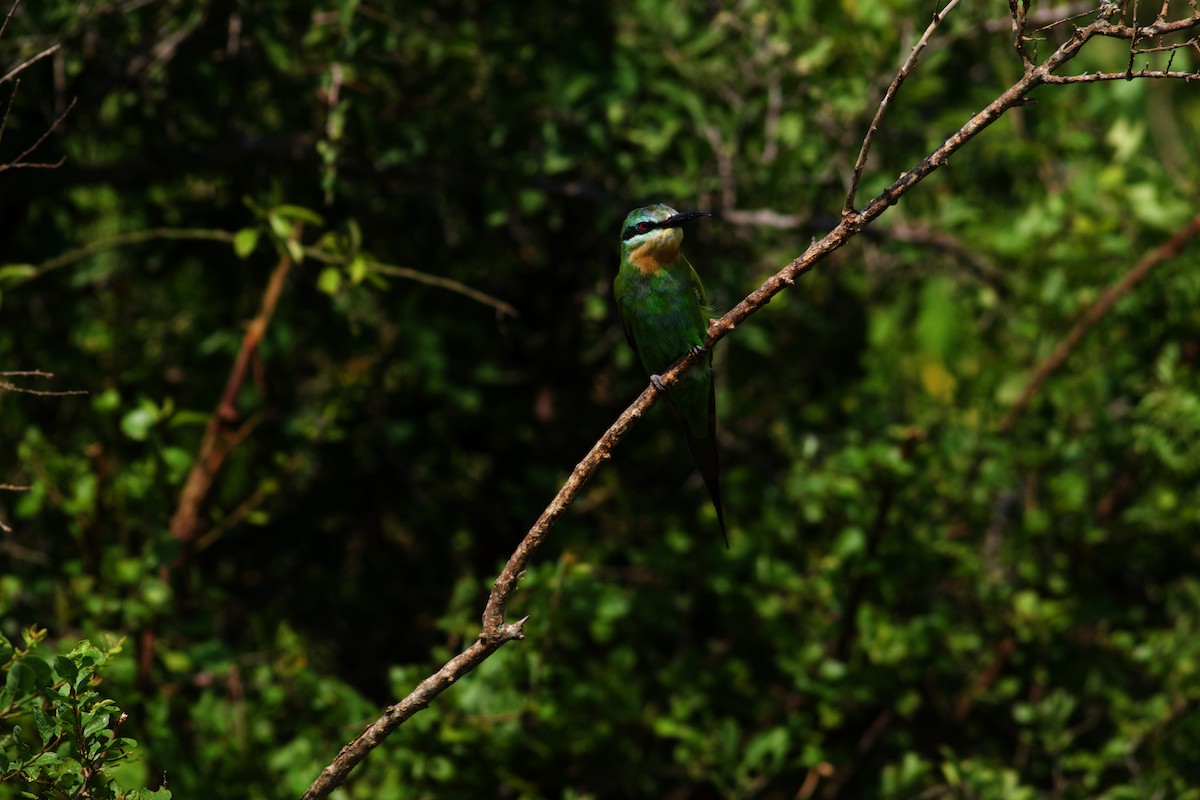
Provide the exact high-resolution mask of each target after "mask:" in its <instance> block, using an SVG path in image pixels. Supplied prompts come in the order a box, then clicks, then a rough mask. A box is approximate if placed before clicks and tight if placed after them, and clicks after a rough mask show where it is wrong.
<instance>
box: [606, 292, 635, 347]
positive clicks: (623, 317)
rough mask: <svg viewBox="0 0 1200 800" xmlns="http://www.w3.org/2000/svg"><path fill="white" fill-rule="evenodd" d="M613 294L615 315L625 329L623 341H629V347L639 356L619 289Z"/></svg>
mask: <svg viewBox="0 0 1200 800" xmlns="http://www.w3.org/2000/svg"><path fill="white" fill-rule="evenodd" d="M613 296H614V297H616V300H617V316H619V317H620V318H621V327H622V328H623V329H624V330H625V341H627V342H629V347H630V349H632V350H633V352H634V355H636V356H638V357H639V358H641V355H642V353H641V351H640V350H638V346H637V341H635V340H634V338H633V329H632V328H630V327H629V318H628V317H627V316H626V315H625V304H624V303H623V302H621V292H620V290H619V289H618V290H616V291H615V292H614V293H613Z"/></svg>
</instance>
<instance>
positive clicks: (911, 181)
mask: <svg viewBox="0 0 1200 800" xmlns="http://www.w3.org/2000/svg"><path fill="white" fill-rule="evenodd" d="M948 7H949V6H948ZM1185 22H1187V25H1183V26H1179V25H1178V23H1163V24H1162V25H1158V24H1155V25H1150V26H1147V27H1146V28H1144V29H1143V30H1144V31H1150V32H1151V33H1153V34H1154V35H1157V33H1158V32H1159V29H1160V28H1164V27H1166V26H1171V25H1175V26H1178V29H1183V28H1186V27H1200V13H1197V14H1195V15H1194V16H1193V17H1192V18H1190V19H1188V20H1185ZM1107 25H1108V23H1107V21H1106V20H1097V21H1095V22H1092V23H1090V24H1089V25H1087V26H1085V27H1083V28H1079V29H1077V31H1076V33H1075V35H1074V36H1072V37H1071V38H1069V39H1068V40H1067V41H1065V42H1064V43H1063V44H1062V45H1060V46H1059V47H1058V49H1057V50H1055V51H1054V52H1053V53H1052V54H1051V55H1050V56H1049V57H1048V58H1047V59H1046V60H1045V61H1044V62H1043V63H1042V64H1041V65H1040V66H1038V67H1036V68H1034V69H1033V70H1030V71H1028V72H1026V73H1025V74H1024V75H1022V77H1021V78H1020V80H1018V81H1017V82H1016V83H1014V84H1013V85H1012V86H1010V87H1009V88H1008V89H1007V90H1006V91H1005V92H1004V93H1003V94H1001V95H1000V96H999V97H997V98H996V99H995V100H994V101H992V102H991V103H990V104H989V105H988V106H987V107H986V108H984V109H983V110H982V111H980V112H978V113H977V114H975V115H974V116H973V117H971V119H970V120H968V121H967V123H966V124H965V125H963V126H962V127H961V128H960V129H959V130H958V131H957V132H956V133H954V134H953V135H952V136H951V137H950V138H948V139H947V140H946V141H945V142H944V143H942V144H941V145H940V146H939V147H938V148H936V149H935V150H934V151H933V152H932V153H930V154H929V155H928V156H927V157H926V158H925V159H924V160H922V161H921V162H920V163H919V164H917V165H916V166H914V167H913V168H912V169H910V170H908V171H907V172H905V173H904V174H902V175H901V176H900V177H899V178H897V179H896V181H895V182H893V183H892V185H891V186H889V187H888V188H887V189H886V190H884V191H883V192H882V193H881V194H880V195H879V196H877V197H876V198H874V199H873V200H872V201H871V202H870V203H868V204H867V206H866V207H865V208H864V209H863V210H862V211H860V212H851V213H849V214H843V216H842V219H841V221H840V222H839V223H838V224H837V226H836V227H835V228H834V229H833V230H832V231H830V232H829V233H828V234H826V235H825V237H824V238H822V239H820V240H819V241H815V242H813V243H812V244H811V245H809V247H808V249H807V250H806V251H805V252H804V253H803V254H802V255H801V256H799V257H798V258H796V259H794V260H793V261H792V262H791V263H789V264H788V265H787V266H785V267H783V269H781V270H779V271H778V272H777V273H775V274H774V275H772V276H771V277H770V278H768V279H767V280H766V281H765V282H764V283H763V284H762V285H761V286H760V287H759V288H758V289H756V290H754V291H753V292H751V293H750V294H748V295H747V296H746V297H745V298H744V299H743V300H742V301H741V302H740V303H738V304H737V305H736V306H734V307H733V308H732V309H730V310H729V311H728V312H727V313H726V314H725V315H724V316H723V317H721V318H720V319H717V320H713V321H712V323H711V324H710V325H709V329H708V336H707V337H706V339H705V345H706V346H708V347H712V346H713V345H714V344H716V343H717V342H719V341H720V340H721V339H723V338H725V337H726V336H727V335H729V333H731V332H732V331H733V330H734V329H736V328H737V327H738V325H740V324H741V323H742V322H743V321H745V320H746V319H747V318H748V317H749V316H750V315H752V314H754V313H755V312H757V311H758V310H759V309H761V308H762V307H763V306H765V305H766V304H767V303H769V302H770V301H771V299H772V298H773V297H774V296H775V295H777V294H779V293H780V292H781V291H783V290H785V289H786V288H787V287H789V286H792V285H793V284H795V282H796V279H797V278H798V277H800V276H801V275H803V274H804V273H806V272H808V271H809V270H811V269H812V268H813V267H815V266H816V265H817V264H818V263H820V262H821V261H822V260H824V259H825V258H826V257H827V256H829V255H830V254H831V253H833V252H835V251H836V250H838V249H840V248H841V247H842V246H843V245H845V244H846V243H847V242H849V241H851V240H852V239H853V238H854V237H855V236H857V235H858V234H859V233H860V232H861V231H862V229H863V228H864V227H865V226H867V225H869V224H870V223H871V222H873V221H874V220H876V219H877V218H878V217H880V216H881V215H882V214H883V213H884V212H886V211H887V209H888V208H889V207H890V206H892V205H895V204H896V202H898V201H899V199H900V198H901V197H903V196H904V195H905V194H907V193H908V192H909V191H911V190H912V189H913V187H915V186H916V185H917V184H918V183H920V182H921V181H922V180H924V179H925V178H926V177H927V176H928V175H929V174H931V173H932V172H934V171H935V170H937V169H938V168H939V167H941V166H942V165H943V164H945V163H946V161H947V159H949V157H950V156H951V155H953V154H954V153H955V152H956V151H957V150H958V149H959V148H961V147H962V146H963V145H964V144H966V143H967V142H968V141H970V140H971V139H973V138H975V137H976V136H978V135H979V134H980V133H982V132H983V131H984V130H985V129H986V128H987V127H988V126H989V125H991V124H992V123H993V122H995V121H996V120H998V119H999V118H1000V117H1001V116H1002V115H1003V114H1004V113H1005V112H1006V111H1008V110H1009V109H1011V108H1013V107H1016V106H1018V105H1021V104H1022V103H1023V102H1024V98H1025V97H1026V95H1028V94H1029V92H1031V91H1033V90H1034V89H1035V88H1037V87H1038V86H1040V85H1042V84H1043V83H1045V82H1046V77H1047V76H1049V75H1051V74H1052V73H1053V71H1054V70H1056V69H1058V68H1059V67H1061V66H1062V65H1063V64H1065V63H1066V62H1067V61H1069V60H1070V59H1072V58H1073V57H1074V56H1075V55H1076V54H1077V53H1078V52H1079V50H1080V48H1082V47H1083V45H1084V44H1085V43H1087V42H1088V41H1089V40H1090V39H1091V38H1092V37H1094V36H1097V35H1102V31H1103V30H1104V28H1105V27H1106V26H1107ZM699 358H700V354H699V353H698V352H693V353H689V354H687V355H686V356H684V357H682V358H681V359H679V361H677V362H676V363H675V364H674V365H672V366H671V368H670V369H668V370H667V371H666V372H665V373H663V374H662V376H661V377H662V383H663V385H665V386H667V387H670V386H672V385H673V384H675V383H676V382H678V380H679V379H680V376H681V375H682V374H683V373H684V372H685V371H686V370H687V369H688V368H690V367H691V366H692V365H693V364H695V363H696V362H697V361H698V360H699ZM657 401H658V391H657V390H656V389H655V388H654V387H653V386H648V387H647V388H646V389H644V390H643V391H642V393H641V394H640V395H639V396H638V398H637V399H636V400H634V402H633V403H632V404H630V406H629V407H628V408H626V409H625V410H624V411H623V412H621V415H620V416H619V417H618V418H617V420H616V421H615V422H614V423H613V424H612V425H611V426H610V427H609V429H608V430H607V431H605V433H604V435H603V436H601V437H600V439H599V440H598V441H597V442H596V443H595V444H594V445H593V446H592V448H591V450H589V451H588V454H587V455H586V456H584V458H583V460H582V461H580V462H579V463H578V464H577V465H576V466H575V469H573V470H572V471H571V474H570V475H569V476H568V477H567V479H566V481H565V482H564V483H563V485H562V487H561V488H560V489H559V491H558V493H557V494H556V495H555V497H554V499H553V500H552V501H551V502H550V504H549V505H548V506H547V507H546V509H545V510H544V511H543V512H542V513H541V515H540V516H539V517H538V519H537V521H536V522H534V524H533V526H532V527H531V528H530V529H529V531H528V532H527V533H526V534H525V537H524V538H523V539H522V540H521V542H520V544H518V545H517V548H516V550H515V551H514V552H513V554H512V556H510V557H509V560H508V563H506V564H505V565H504V569H503V570H502V571H501V572H500V575H499V576H498V577H497V578H496V582H495V584H494V585H493V587H492V591H491V594H490V595H489V596H488V600H487V606H486V608H485V609H484V613H483V621H482V630H481V631H480V634H479V639H478V640H476V641H475V643H474V644H472V645H471V646H470V647H468V648H467V649H466V650H464V651H463V652H461V653H459V654H458V655H457V656H455V657H454V658H453V659H451V660H450V661H448V662H447V663H446V664H445V665H443V666H442V667H441V668H440V669H439V670H438V671H437V672H435V673H434V674H433V675H431V676H430V677H428V678H426V679H425V680H424V681H422V682H421V683H420V684H419V685H418V686H417V687H416V688H415V689H414V690H413V691H412V692H411V693H410V694H409V695H408V696H407V697H405V698H404V699H403V700H401V701H399V702H398V703H396V704H395V705H393V706H391V707H389V708H388V709H387V710H386V711H384V713H383V715H382V716H381V717H380V718H379V719H377V720H376V721H375V722H373V723H371V724H370V725H369V726H367V728H366V730H364V731H363V732H362V733H361V734H360V735H359V736H358V737H356V738H355V739H354V740H353V741H351V742H349V743H348V744H347V745H346V746H345V747H343V748H342V749H341V751H340V752H339V753H338V755H337V756H336V757H335V758H334V759H333V761H332V762H331V763H330V764H329V766H327V767H325V769H323V770H322V771H321V774H320V775H318V776H317V778H316V780H314V781H313V784H312V785H311V786H310V787H309V788H308V790H307V791H306V792H305V793H304V795H303V796H302V797H303V800H319V798H324V797H327V796H328V795H329V793H330V792H332V791H333V790H334V789H336V788H337V787H338V786H340V785H341V784H342V783H343V782H344V781H345V780H346V776H347V775H348V774H349V773H350V770H352V769H353V768H354V767H355V766H356V765H358V764H359V763H360V762H362V760H363V759H364V758H366V757H367V755H368V754H369V753H370V752H371V750H373V749H374V748H375V747H377V746H378V745H379V744H380V743H381V742H382V741H383V740H384V739H385V738H386V737H387V736H388V735H389V734H391V733H392V731H394V730H395V729H396V728H398V727H399V726H400V725H401V724H402V723H403V722H404V721H405V720H407V719H408V718H409V717H411V716H412V715H413V714H415V713H416V712H417V711H419V710H421V709H422V708H425V707H427V706H428V705H429V703H430V702H432V701H433V699H434V698H435V697H437V696H438V695H439V694H441V693H442V692H443V691H445V690H446V689H447V688H448V687H450V686H451V685H453V684H454V682H455V681H457V680H458V679H459V678H461V677H462V676H463V675H466V674H467V673H468V672H470V671H471V670H473V669H474V668H475V667H477V666H479V664H480V663H482V662H483V661H484V660H485V659H487V658H488V657H489V656H490V655H491V654H492V653H494V652H495V651H496V650H498V649H499V648H500V647H501V646H502V645H504V644H505V643H506V642H510V641H512V640H514V639H521V638H523V637H524V625H525V621H526V620H525V619H521V620H518V621H517V622H515V623H506V622H505V621H504V612H505V609H506V608H507V606H508V601H509V599H510V598H511V596H512V593H513V591H514V590H515V589H516V586H517V582H518V581H519V580H520V578H521V576H522V575H523V574H524V572H525V568H526V567H527V566H528V564H529V561H530V559H531V558H532V556H533V553H534V552H535V551H536V550H537V547H538V546H539V545H540V544H541V543H542V541H544V540H545V538H546V536H547V535H548V533H549V531H550V529H551V528H552V527H553V526H554V524H555V523H556V522H557V521H558V519H559V518H560V517H562V516H563V514H564V513H566V510H567V508H569V507H570V505H571V503H573V502H574V501H575V499H576V498H577V497H578V496H579V493H580V491H581V490H582V488H583V486H584V485H585V484H586V483H587V482H588V480H590V479H591V477H592V475H594V474H595V472H596V471H597V470H598V469H599V468H600V466H601V465H602V464H603V463H604V462H605V461H607V460H608V459H609V458H611V457H612V450H613V448H615V447H616V446H617V444H618V443H620V441H621V440H622V439H623V438H624V437H625V436H626V434H628V432H629V430H630V429H631V428H632V427H633V425H634V423H636V422H637V420H638V419H640V418H641V417H642V415H644V414H645V413H646V412H647V411H648V410H649V409H650V408H651V407H652V406H653V405H654V404H655V403H656V402H657ZM882 719H883V720H884V721H883V722H882V723H880V725H879V727H880V728H882V727H884V726H886V723H887V718H886V717H883V718H882Z"/></svg>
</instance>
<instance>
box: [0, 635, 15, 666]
mask: <svg viewBox="0 0 1200 800" xmlns="http://www.w3.org/2000/svg"><path fill="white" fill-rule="evenodd" d="M14 652H16V651H15V650H14V648H13V646H12V642H10V641H8V637H6V636H5V635H4V634H2V633H0V664H7V663H8V660H9V659H10V658H12V657H13V653H14Z"/></svg>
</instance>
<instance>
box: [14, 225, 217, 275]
mask: <svg viewBox="0 0 1200 800" xmlns="http://www.w3.org/2000/svg"><path fill="white" fill-rule="evenodd" d="M233 238H234V234H232V233H230V232H229V231H221V230H208V229H205V228H150V229H148V230H144V231H134V232H132V233H122V234H118V235H117V236H110V237H109V238H107V239H96V240H95V241H92V242H88V243H87V244H86V245H84V246H83V247H79V248H76V249H74V250H68V251H67V252H65V253H63V254H62V255H59V256H55V257H54V258H48V259H46V260H45V261H43V262H41V263H40V264H34V265H33V270H34V271H33V272H32V273H31V274H30V276H29V279H30V280H31V279H33V278H36V277H40V276H42V275H45V274H46V273H47V272H50V271H51V270H56V269H59V268H61V267H66V266H70V265H71V264H74V263H76V262H78V261H82V260H83V259H85V258H87V257H88V256H93V255H95V254H96V253H104V252H107V251H109V250H115V249H117V248H118V247H126V246H128V245H131V244H141V243H143V242H150V241H154V240H156V239H183V240H188V241H196V240H201V241H216V242H230V243H231V242H233Z"/></svg>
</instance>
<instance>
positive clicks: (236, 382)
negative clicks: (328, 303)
mask: <svg viewBox="0 0 1200 800" xmlns="http://www.w3.org/2000/svg"><path fill="white" fill-rule="evenodd" d="M291 269H292V259H291V257H290V256H288V255H287V253H286V252H285V253H284V254H283V255H281V256H280V257H279V263H278V264H277V265H276V266H275V271H274V272H272V273H271V278H270V280H269V281H267V288H266V290H265V291H264V292H263V296H262V303H261V306H260V308H259V312H258V316H257V317H255V318H254V319H253V320H251V321H250V324H249V325H247V326H246V332H245V334H244V335H243V336H242V347H241V349H240V350H239V351H238V354H237V358H235V359H234V362H233V369H231V370H230V372H229V379H228V380H227V381H226V382H225V391H224V392H222V393H221V399H220V401H219V402H218V403H217V407H216V410H214V411H213V415H212V416H211V417H210V418H209V420H208V423H207V424H206V425H205V427H204V438H203V439H202V440H201V442H200V450H199V452H198V453H197V455H196V460H195V462H194V463H193V464H192V469H191V471H190V472H188V476H187V480H186V481H184V484H183V491H182V493H181V494H180V497H179V507H178V508H177V509H176V510H175V515H174V516H173V517H172V518H171V535H172V536H173V537H175V539H177V540H178V541H180V542H182V543H184V545H185V548H184V551H183V553H181V562H180V563H183V562H185V561H186V552H187V545H190V543H191V541H192V540H193V539H194V538H195V536H196V533H197V531H198V530H199V527H200V509H201V508H202V507H203V505H204V502H205V500H206V499H207V498H208V493H209V490H210V489H211V488H212V484H213V480H214V478H216V475H217V471H218V470H219V469H220V468H221V464H222V463H223V462H224V461H225V457H226V456H228V455H229V453H230V452H232V451H233V449H234V448H235V447H237V445H238V444H239V443H240V442H241V441H242V439H244V438H245V437H246V436H247V435H248V434H249V433H250V431H251V430H253V428H254V426H255V424H257V418H251V419H250V420H249V421H248V422H246V423H245V424H243V425H242V426H241V427H235V426H236V423H237V420H238V413H237V406H236V401H237V395H238V392H240V391H241V388H242V384H244V383H245V381H246V373H247V371H248V369H249V367H250V360H251V358H252V357H253V355H254V353H255V351H256V350H257V349H258V344H259V342H261V341H262V337H263V334H265V333H266V330H267V325H268V324H269V323H270V321H271V316H272V315H273V314H274V313H275V306H276V304H277V303H278V302H279V295H280V293H281V292H282V291H283V285H284V281H285V280H286V279H287V276H288V273H289V272H290V271H291Z"/></svg>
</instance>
